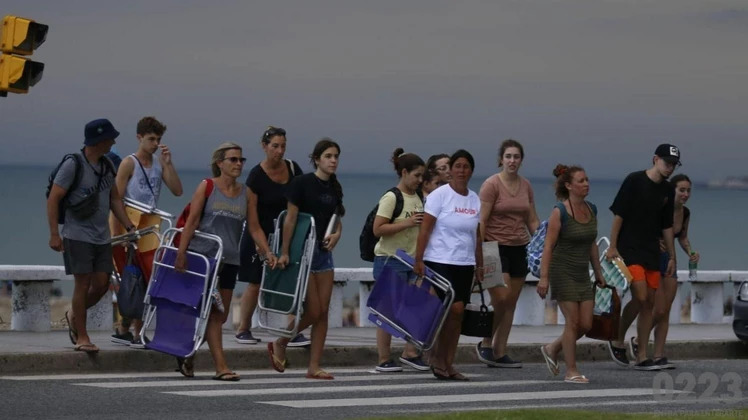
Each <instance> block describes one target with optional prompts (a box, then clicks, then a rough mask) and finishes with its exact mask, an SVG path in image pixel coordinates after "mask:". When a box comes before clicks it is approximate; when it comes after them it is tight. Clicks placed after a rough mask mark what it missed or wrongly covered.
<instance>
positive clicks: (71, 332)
mask: <svg viewBox="0 0 748 420" xmlns="http://www.w3.org/2000/svg"><path fill="white" fill-rule="evenodd" d="M65 322H67V323H68V337H70V342H71V343H73V345H76V344H77V343H78V331H76V330H75V327H73V323H72V322H70V317H69V316H68V311H65Z"/></svg>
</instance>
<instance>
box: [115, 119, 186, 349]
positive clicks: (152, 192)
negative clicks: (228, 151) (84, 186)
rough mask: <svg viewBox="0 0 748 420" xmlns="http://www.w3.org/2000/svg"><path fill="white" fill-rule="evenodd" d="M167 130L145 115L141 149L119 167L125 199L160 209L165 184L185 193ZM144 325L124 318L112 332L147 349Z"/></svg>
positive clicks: (121, 340)
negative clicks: (166, 139) (165, 140)
mask: <svg viewBox="0 0 748 420" xmlns="http://www.w3.org/2000/svg"><path fill="white" fill-rule="evenodd" d="M165 131H166V126H165V125H163V124H162V123H161V122H160V121H158V120H157V119H156V118H154V117H144V118H142V119H141V120H140V121H139V122H138V126H137V135H136V137H137V140H138V150H137V151H136V152H135V153H133V154H131V155H129V156H126V157H125V158H124V159H123V160H122V163H121V164H120V166H119V169H118V170H117V180H116V182H117V189H118V190H119V191H122V192H123V196H124V197H125V198H129V199H132V200H135V201H138V202H141V203H143V204H145V205H147V206H151V207H153V208H156V207H157V206H158V199H159V196H160V195H161V185H162V184H166V186H167V188H169V191H171V193H172V194H174V195H175V196H177V197H179V196H181V195H182V182H181V181H180V180H179V175H178V174H177V170H176V169H175V168H174V164H173V163H172V160H171V152H170V151H169V148H168V147H167V146H166V145H165V144H162V143H161V138H162V137H163V135H164V132H165ZM159 150H160V151H161V153H160V154H159V155H158V159H154V155H155V154H156V153H157V152H158V151H159ZM111 226H112V234H118V233H122V232H118V231H117V224H116V223H112V224H111ZM120 251H123V250H121V249H116V250H115V261H116V262H117V269H118V271H119V272H122V269H123V267H120V266H119V265H120V264H119V262H120V261H124V258H117V257H119V255H116V254H118V253H119V252H120ZM141 271H143V272H144V273H147V272H148V271H149V270H143V267H141ZM131 321H134V326H135V334H134V335H133V334H132V333H130V331H129V329H130V323H131ZM142 326H143V321H142V320H140V319H134V320H131V319H128V318H125V317H122V322H121V323H120V325H119V327H118V328H117V330H116V331H115V332H114V334H113V335H112V342H114V343H118V344H124V345H129V346H130V347H133V348H144V347H145V343H143V342H141V339H140V330H141V328H142Z"/></svg>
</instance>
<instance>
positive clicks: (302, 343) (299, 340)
mask: <svg viewBox="0 0 748 420" xmlns="http://www.w3.org/2000/svg"><path fill="white" fill-rule="evenodd" d="M311 344H312V340H310V339H308V338H306V337H305V336H304V334H301V333H299V334H296V337H294V338H292V339H291V341H289V342H288V345H287V346H288V347H306V346H308V345H311Z"/></svg>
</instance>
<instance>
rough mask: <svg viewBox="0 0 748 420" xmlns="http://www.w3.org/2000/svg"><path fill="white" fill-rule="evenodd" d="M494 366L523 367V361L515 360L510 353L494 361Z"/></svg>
mask: <svg viewBox="0 0 748 420" xmlns="http://www.w3.org/2000/svg"><path fill="white" fill-rule="evenodd" d="M493 363H494V366H496V367H500V368H515V369H516V368H521V367H522V361H520V360H513V359H512V358H511V357H509V355H508V354H505V355H503V356H501V357H499V358H498V359H496V360H494V361H493Z"/></svg>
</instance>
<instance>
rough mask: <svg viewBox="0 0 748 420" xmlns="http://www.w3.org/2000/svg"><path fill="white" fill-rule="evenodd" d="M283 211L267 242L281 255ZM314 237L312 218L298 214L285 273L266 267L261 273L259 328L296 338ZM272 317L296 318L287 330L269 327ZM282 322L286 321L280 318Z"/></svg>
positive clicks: (312, 252)
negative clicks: (290, 316) (294, 316)
mask: <svg viewBox="0 0 748 420" xmlns="http://www.w3.org/2000/svg"><path fill="white" fill-rule="evenodd" d="M286 213H287V212H286V211H285V210H284V211H282V212H281V213H280V215H278V218H277V219H276V220H275V231H274V232H273V234H272V235H271V238H270V247H271V249H272V250H273V253H275V254H276V255H280V250H281V246H282V243H281V242H282V241H283V223H284V221H285V219H286ZM316 238H317V235H316V229H315V224H314V217H312V215H310V214H307V213H299V214H298V216H297V218H296V227H295V228H294V232H293V236H292V237H291V246H290V248H289V252H288V256H289V264H288V265H287V266H286V268H285V269H283V270H280V269H277V268H276V269H271V268H270V267H269V266H267V265H265V266H264V268H263V270H262V281H261V283H260V296H259V302H258V306H259V310H260V316H259V322H260V327H261V328H264V329H265V330H267V331H268V332H270V333H271V334H274V335H278V336H281V337H287V338H292V337H294V336H295V335H296V333H297V330H298V327H299V321H300V320H301V316H302V314H303V312H304V298H305V297H306V290H307V285H308V281H309V270H310V269H311V266H312V256H313V255H314V249H315V247H316V246H317V242H316V241H317V239H316ZM271 314H280V315H289V314H294V315H296V318H295V320H294V323H293V325H292V326H291V328H290V329H289V327H288V325H287V324H286V325H284V326H280V327H279V326H274V325H271V324H272V322H270V319H271V318H272V316H271ZM283 320H284V322H285V317H284V318H283Z"/></svg>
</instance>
